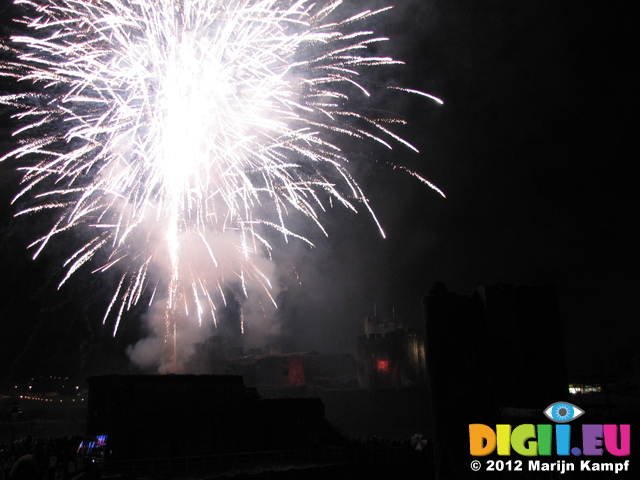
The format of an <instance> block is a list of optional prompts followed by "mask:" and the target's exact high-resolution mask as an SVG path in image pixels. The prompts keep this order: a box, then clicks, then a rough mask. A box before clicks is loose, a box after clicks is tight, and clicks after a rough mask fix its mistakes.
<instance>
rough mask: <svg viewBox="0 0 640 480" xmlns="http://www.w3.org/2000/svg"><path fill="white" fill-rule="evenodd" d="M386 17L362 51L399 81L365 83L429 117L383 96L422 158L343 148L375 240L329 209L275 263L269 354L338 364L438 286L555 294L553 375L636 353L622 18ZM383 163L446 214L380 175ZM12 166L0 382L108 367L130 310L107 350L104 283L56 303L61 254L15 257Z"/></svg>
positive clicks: (627, 70)
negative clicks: (400, 89)
mask: <svg viewBox="0 0 640 480" xmlns="http://www.w3.org/2000/svg"><path fill="white" fill-rule="evenodd" d="M354 3H357V4H358V5H361V4H362V5H374V6H378V5H383V4H386V3H385V2H378V1H375V2H354ZM401 3H402V5H399V6H397V8H395V9H394V10H393V11H392V12H390V13H389V14H387V15H385V16H384V18H383V19H378V20H377V22H378V25H377V29H378V32H379V33H380V34H382V35H388V36H389V37H391V42H389V43H388V44H386V45H384V46H380V47H379V48H380V52H378V53H385V54H391V55H393V56H394V57H396V58H398V59H400V60H404V61H406V63H407V65H406V66H404V67H400V68H397V69H396V68H394V69H392V70H391V71H388V72H385V73H384V75H388V77H387V78H382V79H381V81H384V82H389V83H390V84H393V85H400V86H406V87H408V88H415V89H419V90H423V91H426V92H429V93H432V94H434V95H437V96H438V97H440V98H442V99H443V100H444V102H445V103H444V105H442V106H439V105H437V104H435V103H433V102H429V101H428V100H426V99H416V98H417V97H411V98H407V97H405V96H399V95H393V96H391V95H388V96H385V97H384V98H382V99H381V101H382V102H383V104H384V106H385V108H389V109H390V110H393V111H394V112H398V113H400V114H402V115H404V116H406V118H407V119H408V120H409V121H410V123H411V126H410V127H408V128H405V129H404V130H402V129H400V130H399V131H398V133H400V134H402V136H404V137H405V138H407V139H408V140H410V141H411V142H412V143H414V144H415V145H416V146H417V147H418V148H419V150H420V154H414V153H413V152H410V151H408V150H406V149H402V148H400V147H398V148H396V149H394V151H393V152H380V151H379V150H375V149H373V148H372V147H370V146H365V147H363V149H362V150H356V146H354V147H353V151H354V153H353V159H354V172H355V175H356V177H357V178H358V179H359V181H360V183H361V185H363V187H364V190H365V192H367V194H368V197H369V199H370V201H371V204H372V206H373V208H374V210H375V211H376V213H377V215H378V217H379V219H380V221H381V223H382V225H383V227H384V228H385V231H386V233H387V238H386V239H382V238H381V236H380V235H379V233H378V232H377V229H376V226H375V223H374V222H373V221H372V220H371V218H370V217H368V216H367V215H366V214H365V213H361V214H360V215H357V216H356V215H353V214H351V213H349V212H347V211H344V210H341V209H333V211H331V212H329V215H327V218H326V220H324V223H325V225H326V227H327V230H328V232H329V238H326V239H325V238H324V236H322V235H320V234H318V233H317V232H315V233H314V232H311V231H309V233H310V235H312V237H313V238H312V240H313V241H315V243H316V245H317V247H316V248H314V249H309V248H307V247H306V246H304V245H288V246H283V247H282V249H278V250H277V251H276V253H275V254H274V257H275V260H276V262H278V265H279V266H280V270H281V280H280V281H281V283H282V291H281V293H280V297H279V298H278V303H279V304H280V309H279V311H278V314H277V317H278V318H277V322H276V323H277V324H278V326H279V327H278V328H279V330H280V332H281V334H282V337H281V339H280V340H278V341H279V342H281V343H282V344H283V345H284V346H286V347H287V348H289V349H293V350H306V349H316V350H319V351H323V352H341V351H351V350H352V349H353V340H354V335H356V334H358V333H361V329H362V323H361V318H362V317H364V316H365V315H371V314H373V313H374V308H375V311H376V313H377V314H378V315H379V316H382V317H386V318H391V317H392V316H393V315H395V318H396V320H397V321H400V322H404V323H407V324H409V325H412V326H416V327H420V326H421V325H422V324H423V314H422V311H421V308H422V307H421V302H422V297H423V296H424V295H426V294H427V293H428V291H429V289H430V288H431V285H433V283H434V282H435V281H443V282H445V283H446V284H447V286H448V287H449V289H450V290H452V291H455V292H456V293H459V294H471V293H472V292H473V291H474V289H475V288H476V286H478V285H483V284H493V283H498V282H506V283H514V284H544V285H553V286H555V288H556V291H557V295H558V300H559V304H560V313H561V318H562V322H563V323H562V325H558V326H557V329H555V330H554V331H550V332H548V334H549V335H562V336H563V337H564V338H565V345H566V356H567V360H568V366H569V370H570V371H571V372H590V371H594V370H596V369H599V368H601V366H602V365H605V366H606V367H607V368H615V366H616V362H615V351H616V349H618V348H621V347H627V346H632V345H635V346H636V348H637V345H638V338H639V334H640V327H638V323H639V322H638V320H639V318H638V309H637V306H636V305H637V298H638V294H637V292H639V291H640V275H639V274H638V272H639V271H640V262H639V255H638V238H637V237H638V234H637V231H638V230H639V229H638V215H637V210H636V209H637V207H636V204H637V203H638V202H637V200H638V198H637V197H638V194H637V191H638V179H639V178H640V176H639V175H638V173H639V172H638V170H639V167H638V158H639V157H638V156H637V146H636V143H637V135H636V134H635V133H636V130H637V123H636V118H635V117H636V115H637V111H638V91H637V87H638V85H640V68H639V61H638V53H637V49H636V47H637V44H638V42H637V40H638V33H637V20H638V15H637V13H636V12H635V9H634V6H633V2H604V1H601V2H573V1H569V2H565V1H562V2H559V1H551V0H536V1H534V2H524V1H519V0H427V1H416V0H411V1H406V0H402V2H401ZM2 5H5V3H4V2H3V3H2ZM3 8H4V7H3ZM4 82H5V83H4V84H2V85H4V86H3V87H2V89H3V90H7V89H11V86H7V85H6V81H4ZM0 113H3V117H2V118H3V120H2V122H4V123H3V125H6V124H7V112H6V110H3V111H2V112H0ZM7 132H8V127H6V126H4V127H3V129H2V137H1V138H0V141H1V144H0V148H1V150H2V151H7V150H8V149H9V148H10V138H9V137H8V133H7ZM349 148H350V147H349ZM399 159H401V161H402V162H403V163H406V164H408V165H410V166H412V167H413V168H415V169H416V170H417V171H419V172H420V173H421V174H422V175H424V176H426V177H427V178H429V180H431V181H433V182H434V183H435V184H436V185H438V187H439V188H441V189H442V190H443V191H444V192H445V193H446V195H447V198H446V199H443V198H442V197H440V196H439V195H438V194H437V193H435V192H434V191H433V190H431V189H429V188H428V187H427V186H425V185H424V184H421V183H420V182H418V181H417V180H416V179H415V178H413V177H411V176H410V175H408V174H406V173H404V172H402V171H400V170H394V169H393V168H391V167H390V164H391V163H392V162H397V160H399ZM13 169H14V166H13V165H10V164H7V163H5V164H0V213H1V215H2V217H1V223H0V252H1V253H0V270H1V271H2V273H3V274H2V280H1V283H2V290H1V291H2V293H1V295H2V301H1V304H0V379H6V378H9V377H15V376H24V375H31V374H55V375H60V374H69V375H74V376H76V375H80V376H83V375H86V374H91V373H106V372H109V371H111V370H113V371H125V370H126V365H127V361H126V357H125V356H124V355H123V354H122V350H123V348H124V347H126V345H128V344H130V343H131V342H132V341H134V339H135V338H137V337H138V336H140V335H142V334H144V327H142V326H140V325H139V323H138V322H137V321H136V318H137V314H139V313H141V312H134V315H130V317H129V321H128V322H125V325H126V326H125V327H124V328H123V330H122V333H121V334H119V336H118V337H116V338H115V339H112V338H111V332H110V331H106V329H104V328H103V327H102V326H101V319H102V313H103V312H104V309H105V306H106V302H108V298H109V297H108V293H109V292H110V291H111V289H112V288H113V286H114V285H113V283H112V281H113V279H109V278H105V277H98V276H96V275H90V274H88V273H85V274H84V275H82V276H81V277H80V278H79V279H76V280H75V281H72V282H70V283H69V285H66V286H65V287H64V288H63V289H61V290H60V291H57V290H56V285H57V283H58V281H59V279H60V276H61V270H60V259H61V258H62V257H61V254H62V247H63V246H62V245H60V246H54V248H52V249H51V251H50V252H47V253H46V254H45V255H44V256H43V257H42V258H39V259H38V260H37V261H35V262H34V261H31V260H30V256H29V252H27V251H26V249H25V246H26V244H27V243H29V240H31V239H33V238H35V237H36V235H37V234H38V233H39V232H41V231H40V230H39V229H38V224H37V223H34V222H35V221H36V217H32V219H23V218H17V219H16V218H13V217H12V213H13V211H14V210H13V207H11V206H10V205H9V201H10V199H11V197H12V192H14V191H15V188H16V184H17V181H18V178H19V177H18V176H17V175H16V174H15V173H13ZM30 222H31V223H30ZM58 248H60V249H61V251H56V250H57V249H58ZM294 267H295V271H296V272H297V274H298V275H299V276H300V282H301V283H300V284H298V283H297V282H294V281H291V280H292V278H294V275H292V271H293V268H294ZM131 317H133V318H131ZM270 340H273V339H270Z"/></svg>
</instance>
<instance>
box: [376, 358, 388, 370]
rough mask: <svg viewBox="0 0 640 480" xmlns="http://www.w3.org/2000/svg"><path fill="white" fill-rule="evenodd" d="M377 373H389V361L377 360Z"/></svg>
mask: <svg viewBox="0 0 640 480" xmlns="http://www.w3.org/2000/svg"><path fill="white" fill-rule="evenodd" d="M378 371H379V372H388V371H389V360H378Z"/></svg>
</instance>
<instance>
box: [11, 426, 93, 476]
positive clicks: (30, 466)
mask: <svg viewBox="0 0 640 480" xmlns="http://www.w3.org/2000/svg"><path fill="white" fill-rule="evenodd" d="M81 441H82V438H81V437H56V438H32V437H26V438H23V439H20V440H17V441H15V442H14V443H13V444H2V445H0V480H5V479H6V480H9V479H11V480H14V479H15V480H21V479H34V480H35V479H38V480H41V479H42V480H69V479H71V478H73V477H75V476H76V475H78V474H79V473H80V472H82V471H84V470H85V469H86V467H87V465H85V464H84V463H85V457H84V456H82V455H78V447H79V445H80V442H81Z"/></svg>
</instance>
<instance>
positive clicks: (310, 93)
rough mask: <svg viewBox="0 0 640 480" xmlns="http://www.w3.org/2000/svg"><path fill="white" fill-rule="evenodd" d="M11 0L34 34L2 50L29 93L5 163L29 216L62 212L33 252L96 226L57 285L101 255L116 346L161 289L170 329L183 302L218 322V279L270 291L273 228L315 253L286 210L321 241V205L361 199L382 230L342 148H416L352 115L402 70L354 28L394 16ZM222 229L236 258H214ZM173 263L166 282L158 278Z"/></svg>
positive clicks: (332, 9) (241, 1)
mask: <svg viewBox="0 0 640 480" xmlns="http://www.w3.org/2000/svg"><path fill="white" fill-rule="evenodd" d="M15 3H16V4H21V5H23V6H24V8H25V9H26V14H25V16H24V17H23V19H22V22H23V23H24V29H25V30H26V31H27V32H29V33H28V34H25V35H17V36H14V37H12V38H11V41H10V42H8V43H7V45H5V46H4V48H5V49H9V50H10V51H11V52H12V53H13V59H12V60H9V61H5V62H4V63H2V65H1V66H0V74H2V75H4V76H9V77H13V78H15V79H17V80H20V81H21V82H24V84H25V85H34V87H27V88H26V89H25V93H20V94H13V95H4V96H1V97H0V103H2V104H5V105H11V106H14V107H17V109H18V113H16V114H15V117H16V119H17V121H20V122H22V124H21V126H20V128H19V129H18V130H17V131H16V132H15V134H14V135H16V136H17V137H19V138H20V139H21V143H20V145H19V146H18V147H17V148H16V149H15V150H14V151H13V152H11V153H9V154H8V155H6V156H5V157H3V158H2V159H0V161H1V160H6V159H14V160H18V161H20V169H21V170H22V171H23V172H24V175H23V180H22V183H23V188H22V189H21V191H20V193H19V194H18V195H17V197H16V200H17V199H19V198H22V197H25V198H26V199H30V200H29V201H30V204H29V206H28V207H25V208H24V209H23V210H22V212H21V213H22V214H31V213H35V212H38V211H51V210H52V211H56V212H58V218H57V220H56V221H55V223H54V224H53V227H51V229H50V230H49V231H48V232H47V233H46V234H44V235H43V236H42V237H41V238H39V239H37V240H36V241H35V242H33V244H32V245H31V247H32V248H34V249H35V254H34V257H35V256H37V255H38V254H39V253H40V252H41V251H42V249H43V248H45V246H46V245H47V243H48V242H49V241H50V240H52V239H54V238H56V236H58V235H61V234H63V233H64V232H67V231H69V230H72V229H77V228H78V227H81V226H82V227H88V228H89V229H91V230H92V231H93V232H94V236H93V239H91V240H89V241H88V242H87V243H85V244H83V245H81V246H80V247H79V248H77V250H75V251H74V252H73V253H72V254H71V255H70V256H69V258H68V260H67V262H66V264H65V265H66V268H67V274H66V275H65V276H64V278H63V280H62V282H61V285H62V284H63V283H64V282H65V281H66V280H67V279H68V278H69V276H70V275H71V274H72V273H74V272H75V271H77V270H78V269H80V268H81V267H83V266H84V265H85V264H87V263H89V262H91V261H94V262H95V261H97V259H98V258H100V259H101V260H100V261H102V262H103V263H102V264H100V265H101V266H98V267H97V268H95V271H106V270H108V269H110V268H112V267H114V266H119V267H120V268H122V269H123V272H124V273H123V274H122V276H121V277H120V281H119V283H118V286H117V288H116V291H115V294H114V297H113V299H112V300H111V302H110V303H109V306H108V309H107V312H106V314H105V317H104V321H106V320H107V318H109V316H110V315H112V314H113V315H115V317H116V320H115V325H116V326H115V328H114V335H115V332H116V331H117V328H118V324H119V323H120V319H121V317H122V315H123V313H124V312H125V311H127V310H128V309H130V308H131V306H132V305H134V304H135V303H136V302H137V301H138V300H139V299H140V298H141V297H142V295H143V293H144V292H145V291H153V292H154V293H155V291H156V290H157V288H158V287H161V288H166V289H167V290H166V291H167V292H168V295H167V298H168V305H167V308H166V311H167V312H168V313H167V327H166V328H167V332H168V333H171V330H175V323H173V324H172V320H171V317H172V315H173V313H172V312H174V311H175V310H176V309H177V308H183V307H180V306H179V304H180V305H184V308H185V309H186V308H189V307H188V306H189V305H195V306H196V307H195V308H194V310H195V311H196V312H197V315H198V317H199V321H200V322H201V321H202V315H203V314H204V308H203V306H204V305H206V306H209V309H210V314H211V316H212V317H213V319H214V321H215V305H216V304H219V303H220V302H225V301H226V300H225V298H224V293H223V292H224V284H225V283H228V282H234V281H237V282H240V283H241V284H242V288H243V290H244V291H245V293H246V292H247V288H248V287H247V284H248V283H251V284H256V283H257V284H259V285H261V286H262V288H264V290H265V291H266V292H267V293H268V292H269V291H270V288H271V286H270V283H269V280H268V278H267V276H266V275H265V274H264V273H263V272H262V271H261V270H260V269H259V268H258V267H257V266H256V262H255V261H254V260H255V258H256V255H258V254H260V253H261V252H267V254H268V252H269V251H270V249H271V246H270V244H269V242H268V240H267V238H266V233H265V231H266V230H269V229H274V230H276V231H277V232H279V233H280V234H281V235H283V236H284V238H285V239H286V240H288V239H289V238H296V239H302V240H303V241H306V242H307V243H309V244H311V242H310V241H309V240H308V239H306V238H304V237H302V236H301V235H298V234H296V233H295V232H294V231H292V230H291V229H290V227H289V226H288V224H287V217H289V216H290V215H291V213H292V212H296V211H297V212H299V213H301V214H302V215H303V216H304V217H306V218H307V219H309V220H310V221H311V222H314V223H315V224H316V225H317V226H318V227H319V228H320V230H321V231H322V232H324V229H323V227H322V225H321V223H320V219H319V213H320V212H322V211H324V209H325V207H324V203H325V202H329V201H330V202H333V203H335V201H337V202H338V203H340V204H342V205H343V206H345V207H347V208H349V209H351V210H353V211H357V210H358V209H357V206H358V204H362V205H364V207H365V209H366V210H367V211H368V212H370V214H371V215H372V217H373V218H374V220H375V222H376V224H377V225H378V227H379V228H380V232H381V233H382V234H383V235H384V232H383V231H382V228H381V227H380V225H379V223H378V221H377V219H375V214H374V213H373V210H372V209H371V207H370V205H369V203H368V201H367V199H366V197H365V196H364V194H363V192H362V190H361V187H360V186H359V185H358V183H357V182H356V180H355V179H354V178H353V177H352V176H351V174H350V173H349V170H348V158H346V156H345V155H344V154H343V153H342V151H341V149H340V147H339V146H338V144H337V143H335V140H334V139H335V138H338V137H340V136H350V137H354V138H358V139H374V140H376V141H377V142H379V143H380V144H382V145H385V146H386V147H388V148H391V147H392V144H393V143H398V144H400V145H403V146H405V147H409V148H411V149H414V150H416V149H415V148H414V147H413V146H412V145H410V144H409V143H408V142H406V141H405V140H403V139H402V138H401V137H399V136H398V135H396V134H394V133H393V132H392V131H391V130H389V128H388V127H387V126H385V125H386V124H389V123H393V122H398V119H394V118H377V117H372V116H368V115H365V114H362V113H358V112H357V108H355V107H353V106H351V105H352V103H353V101H352V98H351V97H358V96H362V95H366V96H368V95H369V91H368V90H367V88H366V85H365V82H363V81H362V78H364V77H363V76H362V73H363V72H364V71H365V70H366V69H368V68H372V67H380V66H388V65H394V64H399V63H402V62H399V61H396V60H394V59H393V58H389V57H377V56H374V55H372V54H371V53H369V47H370V45H372V44H374V43H377V42H383V41H386V40H387V39H386V38H379V37H376V36H375V34H374V33H373V32H371V31H367V30H358V27H357V26H358V24H359V23H360V22H362V21H364V20H365V19H367V18H369V17H371V16H373V15H377V14H379V13H381V12H383V11H385V10H387V9H388V8H390V7H388V8H385V9H381V10H377V11H369V10H367V11H364V12H361V13H359V14H357V15H355V16H352V17H348V18H343V19H342V20H335V18H337V17H338V14H339V7H340V4H341V2H340V1H324V2H312V1H310V0H298V1H284V0H225V1H221V0H220V1H214V0H158V1H154V2H148V1H147V0H110V1H104V2H93V1H90V0H42V1H40V2H33V1H30V0H16V2H15ZM395 88H396V89H397V90H403V91H404V92H406V93H415V94H419V95H422V96H426V97H429V98H432V99H434V100H436V101H439V100H438V99H437V98H435V97H432V96H430V95H428V94H425V93H423V92H420V91H417V90H412V89H403V88H399V87H395ZM33 92H37V93H33ZM416 151H417V150H416ZM403 168H404V167H403ZM410 173H411V174H412V175H415V176H417V177H418V178H420V179H421V180H423V181H424V182H426V183H427V184H428V185H430V186H433V185H432V184H431V183H429V182H428V181H427V180H426V179H424V178H422V177H421V176H420V175H418V174H417V173H415V172H413V171H410ZM434 188H435V187H434ZM438 191H439V190H438ZM440 193H441V192H440ZM325 234H326V232H325ZM229 235H233V237H234V238H235V239H236V240H234V245H233V253H232V254H230V253H229V249H228V248H227V245H226V244H225V246H224V248H223V247H221V244H224V243H225V242H226V243H228V241H229V240H228V236H229ZM196 251H197V252H201V253H202V254H201V255H196V254H194V253H193V252H196ZM105 255H106V260H104V258H105ZM94 257H96V258H94ZM203 257H204V258H203ZM165 259H168V260H169V265H170V266H169V271H168V272H164V273H163V274H160V275H157V271H161V272H162V267H161V265H162V264H163V263H164V262H165ZM211 272H217V274H215V275H211ZM211 278H216V281H215V282H212V281H211V280H210V279H211ZM214 297H215V298H214ZM272 300H273V299H272ZM174 339H175V337H174Z"/></svg>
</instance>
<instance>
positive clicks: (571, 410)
mask: <svg viewBox="0 0 640 480" xmlns="http://www.w3.org/2000/svg"><path fill="white" fill-rule="evenodd" d="M583 413H584V410H582V409H581V408H580V407H576V406H575V405H574V404H573V403H569V402H556V403H552V404H551V405H549V406H548V407H547V408H546V409H545V410H544V414H545V415H546V416H547V418H548V419H549V420H553V421H554V422H556V423H567V422H570V421H571V420H575V419H576V418H578V417H579V416H581V415H582V414H583Z"/></svg>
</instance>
